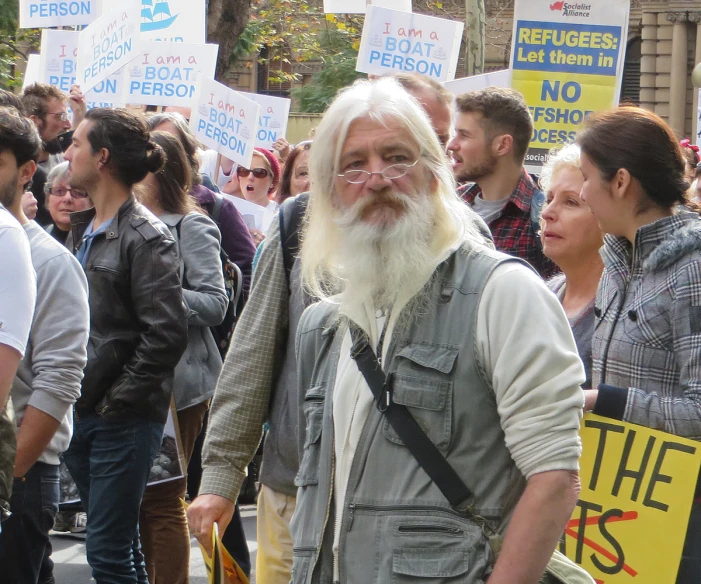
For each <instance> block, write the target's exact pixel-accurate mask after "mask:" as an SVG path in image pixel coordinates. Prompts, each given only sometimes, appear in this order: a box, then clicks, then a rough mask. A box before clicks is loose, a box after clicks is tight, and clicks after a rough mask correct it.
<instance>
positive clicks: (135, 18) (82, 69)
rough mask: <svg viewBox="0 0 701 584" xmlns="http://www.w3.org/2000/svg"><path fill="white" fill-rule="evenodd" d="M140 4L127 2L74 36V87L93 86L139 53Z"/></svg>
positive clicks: (131, 1) (86, 88)
mask: <svg viewBox="0 0 701 584" xmlns="http://www.w3.org/2000/svg"><path fill="white" fill-rule="evenodd" d="M140 13H141V4H139V3H138V2H137V0H128V1H127V2H124V4H123V6H120V7H119V8H115V9H114V10H110V11H109V12H107V13H106V14H103V15H102V16H100V18H98V19H97V20H96V21H95V22H93V23H92V24H91V25H90V26H88V27H87V28H86V29H85V30H82V31H80V33H78V57H77V58H78V75H77V78H78V84H79V85H80V86H81V88H82V90H83V91H88V90H89V89H92V88H93V87H95V86H96V85H97V84H98V83H100V81H103V80H104V79H107V77H109V76H110V75H112V73H115V72H116V71H118V70H119V69H121V68H122V66H124V65H126V64H127V63H129V61H131V60H132V59H133V58H134V57H136V56H137V55H138V54H139V51H140V47H139V41H140V37H139V34H140V33H139V21H140V18H141V14H140Z"/></svg>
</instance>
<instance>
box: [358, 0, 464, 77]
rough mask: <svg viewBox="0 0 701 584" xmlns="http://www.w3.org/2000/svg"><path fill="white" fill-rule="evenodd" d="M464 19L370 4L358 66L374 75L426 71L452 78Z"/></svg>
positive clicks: (434, 75) (361, 41) (431, 74)
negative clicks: (427, 14) (446, 18)
mask: <svg viewBox="0 0 701 584" xmlns="http://www.w3.org/2000/svg"><path fill="white" fill-rule="evenodd" d="M464 26H465V25H464V24H463V23H462V22H455V21H452V20H445V19H443V18H436V17H434V16H424V15H423V14H413V13H410V12H400V11H398V10H389V9H387V8H380V7H378V6H369V7H368V9H367V14H366V15H365V24H364V25H363V35H362V37H361V40H360V49H359V51H358V62H357V64H356V67H355V70H356V71H360V72H362V73H373V74H375V75H389V74H392V73H399V72H401V71H403V72H405V73H412V72H416V73H423V74H424V75H428V76H429V77H433V78H434V79H436V80H437V81H450V80H451V79H453V78H454V77H455V68H456V67H457V65H458V54H459V52H460V42H461V41H462V30H463V28H464Z"/></svg>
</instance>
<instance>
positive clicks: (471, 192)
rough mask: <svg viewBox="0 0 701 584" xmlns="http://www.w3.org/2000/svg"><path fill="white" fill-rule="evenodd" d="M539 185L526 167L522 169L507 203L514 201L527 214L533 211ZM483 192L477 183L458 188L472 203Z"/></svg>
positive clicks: (467, 200) (466, 200) (465, 199)
mask: <svg viewBox="0 0 701 584" xmlns="http://www.w3.org/2000/svg"><path fill="white" fill-rule="evenodd" d="M537 188H538V187H537V186H536V184H535V182H533V179H532V178H531V175H530V174H528V173H527V172H526V169H525V168H522V169H521V176H520V178H519V179H518V184H517V185H516V188H515V189H514V190H513V191H512V192H511V195H509V200H508V201H506V204H507V205H508V204H509V203H513V204H514V205H516V207H517V208H518V209H520V210H521V212H522V213H524V214H525V215H528V214H530V212H531V200H532V199H533V193H534V192H535V190H536V189H537ZM481 192H482V189H481V188H480V187H479V185H478V184H477V183H474V184H471V185H469V186H467V188H464V187H463V188H462V190H461V189H458V194H459V195H460V196H461V197H462V198H463V199H464V201H465V202H466V203H468V204H470V205H472V203H474V201H475V198H476V197H477V195H479V194H480V193H481Z"/></svg>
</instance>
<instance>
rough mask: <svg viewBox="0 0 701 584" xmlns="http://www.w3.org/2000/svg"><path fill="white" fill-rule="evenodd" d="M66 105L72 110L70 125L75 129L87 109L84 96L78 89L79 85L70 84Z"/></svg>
mask: <svg viewBox="0 0 701 584" xmlns="http://www.w3.org/2000/svg"><path fill="white" fill-rule="evenodd" d="M68 106H69V107H70V108H71V111H72V112H73V122H72V126H73V129H74V130H75V129H76V128H77V127H78V124H80V122H82V121H83V118H84V117H85V112H87V111H88V102H87V101H86V100H85V96H84V95H83V92H82V91H81V90H80V85H71V90H70V91H69V93H68Z"/></svg>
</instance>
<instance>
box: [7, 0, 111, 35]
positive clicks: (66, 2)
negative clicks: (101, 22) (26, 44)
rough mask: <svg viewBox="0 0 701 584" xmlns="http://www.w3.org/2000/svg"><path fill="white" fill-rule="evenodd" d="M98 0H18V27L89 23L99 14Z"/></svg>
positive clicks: (46, 26)
mask: <svg viewBox="0 0 701 584" xmlns="http://www.w3.org/2000/svg"><path fill="white" fill-rule="evenodd" d="M98 4H99V2H98V0H20V2H19V27H20V28H48V27H51V26H75V25H81V24H90V23H91V22H92V21H93V20H95V19H96V18H97V17H98V16H99V15H100V12H99V5H98Z"/></svg>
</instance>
